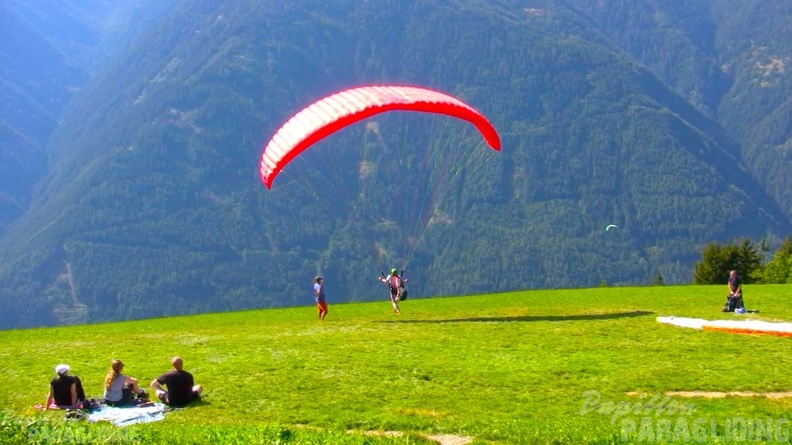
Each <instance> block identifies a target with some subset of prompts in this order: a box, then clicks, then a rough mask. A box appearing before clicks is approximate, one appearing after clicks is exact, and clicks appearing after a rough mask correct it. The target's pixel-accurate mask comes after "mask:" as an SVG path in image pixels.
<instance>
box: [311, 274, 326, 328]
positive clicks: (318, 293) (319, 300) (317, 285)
mask: <svg viewBox="0 0 792 445" xmlns="http://www.w3.org/2000/svg"><path fill="white" fill-rule="evenodd" d="M313 290H314V297H315V298H316V308H317V309H318V310H319V321H324V319H325V315H327V301H326V300H325V293H324V278H322V277H316V278H314V285H313Z"/></svg>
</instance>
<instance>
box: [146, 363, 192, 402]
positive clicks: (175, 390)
mask: <svg viewBox="0 0 792 445" xmlns="http://www.w3.org/2000/svg"><path fill="white" fill-rule="evenodd" d="M171 366H173V369H171V370H170V371H168V372H166V373H165V374H162V375H161V376H159V377H157V378H156V379H154V380H153V381H152V382H151V388H152V389H153V390H154V391H155V393H156V394H157V397H159V399H160V400H161V401H162V403H164V404H166V405H168V406H185V405H187V404H189V403H190V402H192V401H195V400H199V399H200V398H201V391H203V387H202V386H201V385H196V384H195V380H194V379H193V375H192V374H190V373H189V372H187V371H185V370H184V369H182V368H183V367H184V362H183V361H182V359H181V357H173V358H172V359H171ZM162 385H165V386H164V387H163V386H162Z"/></svg>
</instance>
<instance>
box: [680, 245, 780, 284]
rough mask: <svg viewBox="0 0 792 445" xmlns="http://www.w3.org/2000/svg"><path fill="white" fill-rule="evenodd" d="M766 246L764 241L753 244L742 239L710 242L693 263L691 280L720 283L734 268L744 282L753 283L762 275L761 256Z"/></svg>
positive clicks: (697, 282)
mask: <svg viewBox="0 0 792 445" xmlns="http://www.w3.org/2000/svg"><path fill="white" fill-rule="evenodd" d="M766 250H767V246H766V244H765V242H764V241H762V242H761V243H759V244H758V245H757V244H754V243H753V242H751V240H749V239H747V238H746V239H742V240H740V241H739V242H737V243H735V244H726V245H721V244H719V243H717V242H712V243H709V244H707V245H706V246H705V247H704V250H703V251H702V252H701V261H699V262H697V263H696V264H695V269H694V273H693V282H694V283H695V284H722V283H725V282H726V280H727V279H728V277H729V271H730V270H732V269H734V270H736V271H737V273H738V274H740V276H741V277H742V279H743V282H744V283H755V282H757V281H760V280H761V277H762V258H763V256H764V252H765V251H766Z"/></svg>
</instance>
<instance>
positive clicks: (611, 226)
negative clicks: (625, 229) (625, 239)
mask: <svg viewBox="0 0 792 445" xmlns="http://www.w3.org/2000/svg"><path fill="white" fill-rule="evenodd" d="M618 228H619V226H617V225H616V224H608V225H607V226H605V231H606V232H608V231H610V229H618Z"/></svg>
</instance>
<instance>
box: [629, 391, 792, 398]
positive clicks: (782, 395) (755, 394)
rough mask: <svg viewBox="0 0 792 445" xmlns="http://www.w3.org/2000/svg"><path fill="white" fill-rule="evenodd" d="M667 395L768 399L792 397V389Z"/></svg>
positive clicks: (637, 394)
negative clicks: (784, 390)
mask: <svg viewBox="0 0 792 445" xmlns="http://www.w3.org/2000/svg"><path fill="white" fill-rule="evenodd" d="M641 394H642V393H639V392H635V391H631V392H628V393H627V395H628V396H639V395H641ZM665 395H667V396H679V397H702V398H705V399H720V398H723V397H767V398H768V399H785V398H789V397H792V391H786V392H753V391H729V392H718V391H666V392H665Z"/></svg>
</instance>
